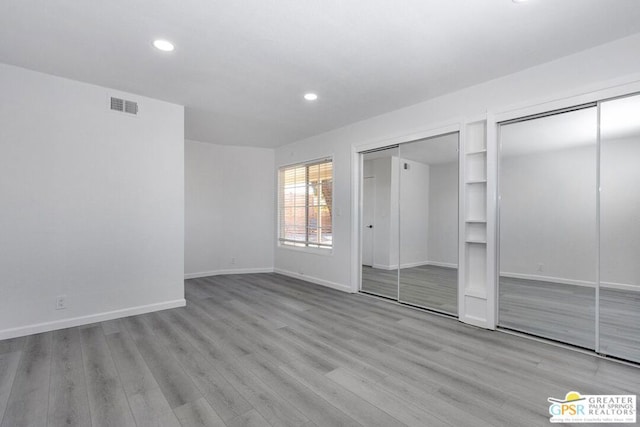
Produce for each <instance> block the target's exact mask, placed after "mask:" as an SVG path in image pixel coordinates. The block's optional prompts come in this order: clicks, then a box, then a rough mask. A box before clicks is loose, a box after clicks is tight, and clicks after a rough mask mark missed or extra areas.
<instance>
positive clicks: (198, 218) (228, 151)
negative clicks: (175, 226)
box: [185, 140, 276, 278]
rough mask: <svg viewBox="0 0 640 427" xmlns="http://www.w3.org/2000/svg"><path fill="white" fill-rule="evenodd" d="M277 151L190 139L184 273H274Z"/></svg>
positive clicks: (198, 275)
mask: <svg viewBox="0 0 640 427" xmlns="http://www.w3.org/2000/svg"><path fill="white" fill-rule="evenodd" d="M273 154H274V151H273V150H272V149H265V148H252V147H233V146H224V145H214V144H209V143H203V142H197V141H188V140H187V141H185V277H186V278H193V277H204V276H211V275H215V274H228V273H251V272H265V271H273V248H274V242H275V230H274V224H275V191H276V190H275V177H274V172H273Z"/></svg>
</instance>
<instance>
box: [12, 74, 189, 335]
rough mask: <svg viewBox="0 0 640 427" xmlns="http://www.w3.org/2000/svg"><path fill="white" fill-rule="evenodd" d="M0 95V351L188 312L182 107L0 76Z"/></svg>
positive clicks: (39, 77) (45, 79)
mask: <svg viewBox="0 0 640 427" xmlns="http://www.w3.org/2000/svg"><path fill="white" fill-rule="evenodd" d="M0 93H1V94H2V96H1V97H0V201H1V202H0V203H1V204H2V209H0V272H1V273H0V280H1V283H0V339H3V338H8V337H12V336H19V335H26V334H29V333H33V332H38V331H43V330H50V329H55V328H61V327H67V326H72V325H77V324H82V323H89V322H92V321H97V320H103V319H106V318H114V317H119V316H125V315H130V314H135V313H139V312H145V311H151V310H156V309H161V308H169V307H175V306H179V305H184V287H183V259H184V258H183V257H184V255H183V254H184V249H183V244H184V216H183V206H184V185H183V176H184V170H183V138H184V137H183V132H184V124H183V115H184V114H183V107H181V106H178V105H173V104H169V103H166V102H160V101H156V100H152V99H149V98H144V97H140V96H135V95H129V94H123V93H118V92H116V91H114V90H110V89H107V88H103V87H98V86H92V85H88V84H84V83H79V82H75V81H72V80H67V79H62V78H58V77H53V76H50V75H46V74H41V73H36V72H32V71H27V70H24V69H21V68H16V67H12V66H7V65H2V64H0ZM110 95H116V96H121V97H124V98H127V99H131V100H134V101H137V102H138V103H139V108H140V113H139V115H138V116H137V117H130V116H126V115H124V114H123V113H116V112H112V111H110V110H109V103H108V102H109V96H110ZM59 295H65V296H66V304H67V308H66V309H64V310H56V309H55V308H56V297H57V296H59Z"/></svg>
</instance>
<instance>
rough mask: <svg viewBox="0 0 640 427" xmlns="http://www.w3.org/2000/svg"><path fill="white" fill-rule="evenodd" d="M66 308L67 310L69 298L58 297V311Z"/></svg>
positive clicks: (64, 296)
mask: <svg viewBox="0 0 640 427" xmlns="http://www.w3.org/2000/svg"><path fill="white" fill-rule="evenodd" d="M65 308H67V296H66V295H58V297H57V298H56V310H64V309H65Z"/></svg>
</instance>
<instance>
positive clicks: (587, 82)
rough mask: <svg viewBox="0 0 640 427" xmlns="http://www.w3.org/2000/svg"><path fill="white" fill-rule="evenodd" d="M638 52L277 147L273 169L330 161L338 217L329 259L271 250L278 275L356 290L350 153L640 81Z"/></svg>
mask: <svg viewBox="0 0 640 427" xmlns="http://www.w3.org/2000/svg"><path fill="white" fill-rule="evenodd" d="M638 51H640V34H638V35H634V36H631V37H627V38H624V39H620V40H618V41H615V42H612V43H609V44H605V45H602V46H599V47H596V48H593V49H589V50H586V51H583V52H580V53H577V54H574V55H571V56H567V57H565V58H561V59H558V60H556V61H553V62H549V63H547V64H543V65H540V66H537V67H533V68H530V69H527V70H524V71H522V72H519V73H515V74H511V75H508V76H505V77H502V78H499V79H496V80H492V81H489V82H486V83H483V84H480V85H476V86H473V87H470V88H467V89H464V90H461V91H458V92H455V93H451V94H448V95H444V96H441V97H438V98H435V99H432V100H429V101H426V102H423V103H420V104H416V105H414V106H411V107H407V108H404V109H401V110H396V111H393V112H390V113H387V114H384V115H380V116H377V117H374V118H371V119H368V120H364V121H361V122H357V123H353V124H351V125H348V126H345V127H343V128H340V129H336V130H334V131H331V132H327V133H324V134H322V135H317V136H314V137H311V138H307V139H305V140H301V141H298V142H295V143H292V144H288V145H286V146H283V147H280V148H278V149H277V150H276V153H275V162H276V166H279V165H282V164H288V163H293V162H302V161H306V160H309V159H315V158H320V157H324V156H328V155H333V158H334V167H335V176H334V178H335V190H336V191H335V199H334V207H335V211H336V212H337V215H336V216H334V241H335V247H334V250H333V253H332V254H331V255H318V254H316V253H308V252H304V251H294V250H292V249H289V250H287V249H284V248H277V249H276V253H275V268H276V270H279V271H282V272H289V273H291V274H298V273H300V272H302V273H304V277H307V278H310V279H311V280H313V281H315V282H317V283H322V284H326V285H329V286H333V287H336V288H339V289H344V290H349V291H356V290H357V288H358V283H357V274H356V273H355V272H356V270H355V269H352V266H353V265H354V264H355V267H357V264H358V263H357V262H355V260H354V262H353V263H352V261H351V255H352V254H354V253H356V252H355V249H356V248H357V245H358V242H357V240H356V239H355V238H354V237H355V233H352V217H351V214H352V206H354V204H353V201H357V200H358V199H357V197H358V196H357V187H356V183H357V182H356V180H355V179H353V180H352V174H351V170H352V167H353V161H352V156H351V151H352V147H355V146H363V145H365V144H368V145H369V146H371V145H374V144H383V143H385V141H394V142H399V140H400V139H402V138H403V137H406V138H410V135H411V134H415V133H417V132H419V131H424V130H428V129H433V128H436V127H439V126H442V125H443V124H449V123H454V122H459V120H460V118H462V117H471V118H473V117H477V116H479V115H482V114H485V113H486V112H487V111H488V110H489V111H506V110H508V109H511V108H515V107H516V106H525V105H534V104H539V103H542V102H548V101H551V100H557V99H562V98H565V97H568V96H576V95H578V94H581V93H588V92H591V91H595V90H601V89H604V88H608V87H612V86H614V85H616V84H620V83H622V82H630V81H636V80H639V79H640V55H637V52H638ZM354 214H355V212H354ZM353 224H355V222H353ZM352 249H353V250H352Z"/></svg>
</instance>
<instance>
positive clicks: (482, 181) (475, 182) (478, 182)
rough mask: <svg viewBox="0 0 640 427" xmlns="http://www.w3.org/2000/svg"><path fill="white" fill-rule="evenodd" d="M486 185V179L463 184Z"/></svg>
mask: <svg viewBox="0 0 640 427" xmlns="http://www.w3.org/2000/svg"><path fill="white" fill-rule="evenodd" d="M486 183H487V180H486V179H472V180H469V181H466V182H465V184H486Z"/></svg>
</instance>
